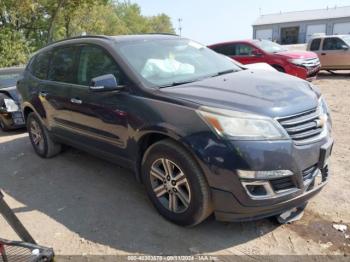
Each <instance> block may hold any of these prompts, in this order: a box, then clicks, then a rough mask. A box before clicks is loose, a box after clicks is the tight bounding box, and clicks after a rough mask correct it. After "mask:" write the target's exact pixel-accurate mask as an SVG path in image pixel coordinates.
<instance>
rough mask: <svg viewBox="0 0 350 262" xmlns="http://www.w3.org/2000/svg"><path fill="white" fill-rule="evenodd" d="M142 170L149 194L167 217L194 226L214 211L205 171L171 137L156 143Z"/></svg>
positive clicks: (175, 221)
mask: <svg viewBox="0 0 350 262" xmlns="http://www.w3.org/2000/svg"><path fill="white" fill-rule="evenodd" d="M142 173H143V182H144V184H145V186H146V190H147V193H148V196H149V198H150V199H151V201H152V203H153V205H154V206H155V207H156V209H157V210H158V212H159V213H160V214H161V215H162V216H163V217H165V218H166V219H168V220H170V221H172V222H174V223H176V224H179V225H183V226H193V225H196V224H199V223H200V222H202V221H203V220H204V219H206V218H207V217H208V216H209V215H210V214H211V212H212V207H211V199H210V190H209V187H208V184H207V182H206V180H205V178H204V175H203V172H202V170H201V169H200V168H199V167H198V164H197V163H196V162H195V160H194V159H193V158H192V156H191V155H190V154H189V153H188V152H187V151H186V150H185V149H184V148H182V147H181V146H180V145H178V144H177V143H176V142H174V141H172V140H168V139H167V140H162V141H160V142H157V143H155V144H153V145H152V146H151V147H150V148H149V149H148V150H147V151H146V153H145V156H144V158H143V162H142Z"/></svg>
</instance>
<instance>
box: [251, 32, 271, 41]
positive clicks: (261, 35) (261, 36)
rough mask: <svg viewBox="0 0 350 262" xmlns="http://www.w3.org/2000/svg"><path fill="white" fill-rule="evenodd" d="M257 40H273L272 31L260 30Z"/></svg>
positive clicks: (257, 33)
mask: <svg viewBox="0 0 350 262" xmlns="http://www.w3.org/2000/svg"><path fill="white" fill-rule="evenodd" d="M255 38H256V39H267V40H272V29H259V30H256V37H255Z"/></svg>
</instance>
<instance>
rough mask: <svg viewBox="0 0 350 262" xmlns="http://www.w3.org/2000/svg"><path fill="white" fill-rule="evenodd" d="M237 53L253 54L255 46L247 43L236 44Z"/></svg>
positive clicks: (240, 54)
mask: <svg viewBox="0 0 350 262" xmlns="http://www.w3.org/2000/svg"><path fill="white" fill-rule="evenodd" d="M235 54H236V56H251V55H253V47H251V46H250V45H246V44H236V45H235Z"/></svg>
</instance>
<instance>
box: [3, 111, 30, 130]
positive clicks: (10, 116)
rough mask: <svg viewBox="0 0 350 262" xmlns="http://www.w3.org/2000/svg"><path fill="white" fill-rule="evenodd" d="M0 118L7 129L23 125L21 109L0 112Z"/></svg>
mask: <svg viewBox="0 0 350 262" xmlns="http://www.w3.org/2000/svg"><path fill="white" fill-rule="evenodd" d="M0 118H1V121H2V122H3V123H4V125H5V127H6V128H7V129H17V128H22V127H24V126H25V121H24V117H23V113H22V112H21V111H17V112H1V113H0Z"/></svg>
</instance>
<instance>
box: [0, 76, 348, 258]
mask: <svg viewBox="0 0 350 262" xmlns="http://www.w3.org/2000/svg"><path fill="white" fill-rule="evenodd" d="M314 84H316V85H318V86H319V87H320V88H321V90H322V92H323V94H324V95H325V97H326V99H327V101H328V104H329V106H330V108H331V110H332V113H333V123H334V134H333V136H334V138H335V141H336V144H335V147H334V151H333V155H332V158H331V171H332V178H331V180H330V182H329V184H328V185H327V187H326V188H325V189H324V190H323V191H322V192H321V194H319V195H318V196H317V197H315V198H314V199H312V201H311V202H310V204H309V205H308V207H307V209H306V212H305V215H304V217H303V219H302V220H300V221H297V222H295V223H293V224H290V225H283V226H280V225H277V224H275V223H274V221H273V220H271V219H264V220H259V221H256V222H246V223H221V222H216V221H215V220H213V219H208V220H207V221H205V222H204V223H202V224H201V225H199V226H197V227H195V228H190V229H189V228H182V227H178V226H175V225H173V224H171V223H169V222H167V221H165V220H164V219H163V218H162V217H160V216H159V215H158V214H157V212H156V211H155V210H154V208H153V207H152V206H151V203H150V202H149V201H148V199H147V197H146V193H145V190H144V189H143V186H142V185H139V184H137V182H136V181H135V179H134V177H133V175H132V174H131V173H130V172H129V171H126V170H124V169H121V168H119V167H117V166H115V165H113V164H110V163H107V162H105V161H103V160H100V159H97V158H95V157H93V156H90V155H88V154H85V153H82V152H80V151H78V150H75V149H69V150H67V151H65V152H64V153H63V154H61V155H59V156H57V157H56V158H53V159H50V160H43V159H41V158H39V157H37V156H36V155H35V154H34V152H33V150H32V148H31V145H30V143H29V141H28V137H27V134H26V133H24V131H19V132H9V133H0V166H1V170H0V187H1V188H3V189H4V191H5V195H6V200H7V202H8V203H9V204H10V205H11V207H12V208H13V209H14V211H15V212H16V214H17V215H18V216H19V218H20V219H21V221H23V223H24V224H25V226H26V227H27V228H28V229H29V231H30V232H31V233H32V235H33V236H34V238H35V239H36V240H37V241H38V242H39V243H40V244H42V245H46V246H51V247H53V248H54V250H55V252H56V254H58V255H82V254H83V255H86V254H88V255H99V254H104V255H106V254H107V255H114V254H149V255H161V254H163V255H166V254H171V255H174V254H176V255H192V254H203V253H205V254H215V255H218V254H221V255H232V254H236V255H250V257H251V258H254V256H256V255H261V254H265V255H267V254H268V255H272V254H273V255H276V254H279V255H284V254H291V255H295V254H299V255H301V254H309V255H310V254H339V255H350V239H349V238H346V236H347V235H348V234H349V235H350V229H348V231H347V232H345V233H341V232H339V231H336V230H335V229H334V228H333V224H334V223H340V224H345V225H347V226H348V228H349V226H350V202H349V199H350V191H349V188H350V171H349V170H350V131H349V130H350V121H349V120H350V76H349V75H348V76H331V75H327V74H324V75H322V76H320V77H319V79H318V80H317V81H315V82H314ZM0 236H1V237H3V238H10V239H14V238H16V236H15V235H14V233H13V232H12V231H11V230H10V229H9V227H8V226H7V225H6V223H5V222H4V220H2V219H1V218H0Z"/></svg>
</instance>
